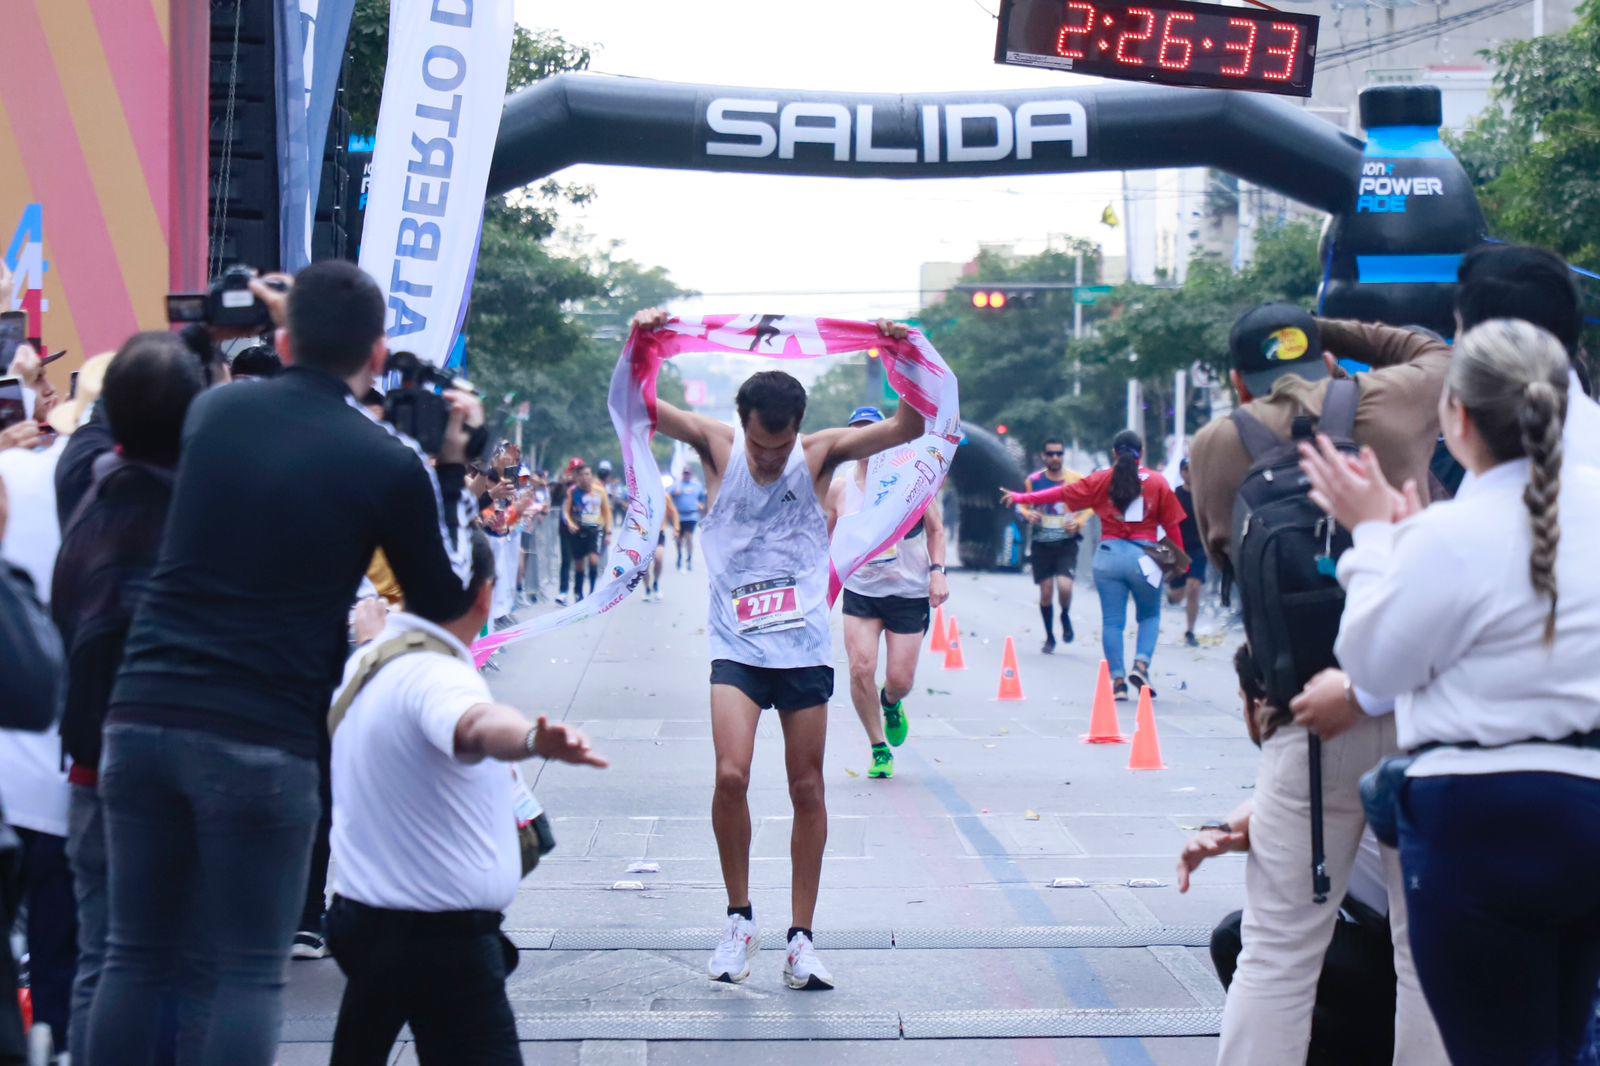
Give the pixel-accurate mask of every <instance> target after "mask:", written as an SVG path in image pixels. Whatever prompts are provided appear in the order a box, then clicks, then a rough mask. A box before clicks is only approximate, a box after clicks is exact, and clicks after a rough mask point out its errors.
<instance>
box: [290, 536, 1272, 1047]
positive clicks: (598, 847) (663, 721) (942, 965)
mask: <svg viewBox="0 0 1600 1066" xmlns="http://www.w3.org/2000/svg"><path fill="white" fill-rule="evenodd" d="M670 563H671V560H670V558H669V569H668V571H667V574H666V576H665V578H664V579H663V582H662V585H663V589H664V591H665V592H666V594H667V596H666V602H665V603H644V602H642V600H640V598H639V597H638V596H637V595H636V596H635V597H634V598H633V599H632V600H630V601H629V602H628V603H626V604H624V605H623V606H622V607H620V608H618V609H617V610H615V611H613V612H612V613H611V614H609V615H607V616H605V617H603V618H601V619H597V620H595V621H591V622H588V623H584V624H580V625H577V626H574V627H570V628H568V629H566V630H563V631H562V632H560V633H557V634H554V635H552V636H549V637H545V638H542V639H539V640H537V641H534V642H530V643H526V644H522V645H518V646H516V647H514V648H512V649H510V650H509V651H508V652H507V653H505V654H504V655H502V656H501V660H502V668H501V671H500V672H499V673H498V674H493V675H491V678H492V683H493V686H494V689H495V692H496V694H497V696H498V697H499V698H501V699H503V700H505V701H506V702H508V703H511V704H513V705H515V706H517V707H519V708H522V709H523V710H525V711H527V712H528V713H530V714H537V713H544V714H548V715H550V716H551V717H552V718H553V719H559V720H562V721H565V722H568V723H571V724H574V725H576V726H579V727H580V728H582V729H584V730H585V731H587V732H588V734H589V735H590V736H591V737H592V738H593V739H594V742H595V745H596V747H598V748H599V749H600V750H601V751H602V752H603V753H604V754H605V755H607V756H608V757H609V758H610V759H611V762H612V766H611V769H609V770H606V771H595V770H591V769H586V768H577V767H570V766H564V765H545V766H543V767H542V768H541V767H538V766H535V765H530V766H529V767H528V769H529V770H530V771H531V772H532V774H533V775H534V779H535V788H536V791H537V793H538V795H539V797H540V799H541V801H542V802H543V803H544V805H545V807H546V809H547V810H548V811H549V813H550V815H551V817H552V819H553V822H554V829H555V834H556V838H557V841H558V845H557V850H556V851H554V852H553V853H552V854H551V855H550V856H549V857H547V858H546V859H545V860H544V862H543V863H542V864H541V865H540V867H539V869H538V870H537V871H535V872H534V874H533V875H531V876H530V877H529V878H528V879H527V880H526V881H525V882H524V883H523V886H522V888H521V890H520V891H519V892H518V896H517V901H516V903H515V905H514V906H513V907H512V908H511V910H510V911H509V912H508V914H507V916H506V929H507V932H508V935H509V936H510V937H511V938H512V940H513V941H514V942H515V943H516V944H517V945H518V947H519V948H521V949H522V950H521V961H520V964H519V966H518V968H517V970H516V972H515V973H514V974H513V975H512V977H511V980H510V986H509V991H510V996H511V1001H512V1006H513V1008H514V1009H515V1011H516V1012H517V1014H518V1025H519V1031H520V1032H521V1034H522V1036H523V1038H524V1040H525V1041H526V1042H525V1043H524V1044H523V1050H524V1058H525V1061H527V1062H537V1063H581V1064H586V1066H599V1064H630V1066H631V1064H638V1063H645V1062H648V1063H651V1064H675V1063H691V1062H694V1063H698V1062H728V1061H734V1059H733V1056H735V1055H740V1056H751V1057H759V1059H760V1060H761V1061H763V1062H765V1063H770V1064H773V1066H778V1064H788V1063H807V1064H810V1063H817V1062H827V1063H857V1062H860V1063H866V1062H871V1063H874V1064H878V1063H912V1062H915V1063H918V1064H919V1066H924V1064H936V1063H938V1064H942V1063H973V1062H983V1063H986V1064H991V1066H1000V1064H1003V1063H1026V1064H1035V1063H1050V1062H1061V1063H1071V1064H1089V1063H1109V1064H1115V1066H1135V1064H1159V1066H1180V1064H1181V1066H1191V1064H1192V1066H1198V1064H1202V1063H1205V1064H1209V1063H1212V1062H1214V1061H1215V1055H1216V1048H1215V1043H1216V1041H1215V1034H1216V1032H1217V1026H1218V1023H1219V1021H1220V1014H1221V1006H1222V989H1221V986H1220V985H1219V984H1218V982H1217V979H1216V976H1215V973H1214V971H1213V969H1212V967H1211V963H1210V959H1209V956H1208V954H1207V951H1206V948H1205V947H1204V944H1205V943H1206V937H1207V934H1208V932H1209V929H1210V927H1211V926H1212V925H1214V924H1215V923H1216V922H1217V921H1219V920H1220V919H1221V918H1222V917H1223V916H1224V915H1225V914H1227V913H1228V912H1229V911H1231V910H1234V909H1237V908H1238V907H1240V906H1241V905H1242V901H1243V877H1244V865H1243V861H1242V859H1241V858H1240V857H1238V856H1228V857H1225V858H1222V859H1218V860H1214V861H1212V862H1211V863H1209V864H1208V865H1207V866H1206V867H1205V868H1204V869H1203V870H1202V871H1201V872H1200V874H1199V875H1198V878H1197V884H1196V885H1195V886H1194V887H1193V888H1192V889H1191V890H1190V891H1189V893H1187V894H1185V895H1180V894H1179V893H1178V891H1177V889H1176V888H1175V886H1174V866H1175V860H1176V857H1177V854H1178V851H1179V849H1180V847H1181V846H1182V844H1183V842H1184V841H1185V840H1186V839H1187V837H1188V835H1189V831H1190V830H1191V829H1192V828H1193V827H1195V826H1197V825H1199V824H1200V823H1201V822H1203V821H1205V820H1207V819H1210V818H1220V817H1223V816H1225V815H1226V814H1227V813H1228V812H1229V811H1230V810H1232V809H1233V808H1234V807H1235V806H1236V805H1237V804H1238V803H1239V802H1240V801H1241V800H1243V799H1245V798H1247V797H1248V796H1249V794H1250V793H1249V791H1248V790H1249V788H1250V787H1251V783H1252V782H1253V780H1254V776H1255V749H1254V748H1252V747H1251V745H1250V743H1249V741H1248V740H1247V739H1246V737H1245V735H1244V729H1243V726H1242V723H1241V721H1240V716H1239V711H1238V699H1237V697H1236V695H1235V690H1236V686H1235V683H1234V681H1233V677H1232V668H1231V662H1230V656H1231V649H1232V646H1233V645H1234V644H1236V643H1237V642H1238V640H1239V639H1240V638H1239V636H1238V630H1237V629H1235V630H1232V631H1230V632H1228V633H1227V634H1226V639H1224V633H1223V629H1222V619H1221V618H1220V616H1218V615H1216V614H1214V613H1208V614H1207V616H1205V617H1204V618H1203V619H1202V624H1201V626H1200V629H1201V636H1202V640H1203V641H1204V642H1205V643H1206V646H1204V647H1202V648H1199V649H1189V648H1185V647H1183V646H1182V631H1183V620H1182V615H1181V612H1180V611H1179V610H1177V609H1168V611H1167V612H1166V614H1165V616H1164V619H1163V629H1162V639H1161V647H1160V650H1159V651H1158V653H1157V655H1156V661H1155V664H1154V679H1153V680H1154V685H1155V687H1156V689H1157V691H1158V693H1159V698H1158V699H1157V700H1156V704H1155V706H1156V720H1157V724H1158V727H1159V732H1160V742H1161V750H1162V754H1163V756H1164V758H1165V763H1166V766H1167V769H1165V770H1162V771H1153V772H1132V771H1129V770H1128V769H1127V763H1128V757H1129V746H1128V745H1089V744H1084V743H1082V742H1081V740H1080V737H1081V736H1082V734H1084V733H1085V732H1086V731H1087V728H1088V721H1089V711H1090V705H1091V700H1092V697H1093V689H1094V682H1095V677H1096V672H1097V670H1098V667H1099V663H1100V659H1101V652H1100V642H1099V609H1098V603H1097V601H1096V599H1095V596H1094V593H1093V591H1092V590H1091V589H1088V588H1083V589H1080V595H1079V596H1078V597H1077V599H1076V601H1075V602H1074V604H1073V611H1072V614H1073V618H1074V620H1075V623H1076V625H1077V629H1078V640H1077V642H1076V643H1074V644H1071V645H1066V646H1061V647H1058V649H1057V652H1056V654H1054V655H1051V656H1046V655H1043V654H1041V653H1040V650H1039V644H1040V641H1041V640H1042V631H1041V627H1040V622H1039V616H1038V610H1037V607H1036V592H1035V590H1034V588H1033V586H1032V585H1031V584H1029V582H1028V580H1027V578H1026V577H1024V576H1022V575H1018V574H976V573H968V572H957V573H954V574H952V575H951V579H950V584H951V602H950V604H949V605H948V607H947V614H953V615H954V616H955V617H956V618H958V619H959V624H960V628H961V632H962V640H963V643H964V645H965V647H964V651H965V657H966V665H967V669H966V670H965V671H960V672H957V671H949V670H945V669H944V668H943V657H942V656H935V655H931V654H930V653H928V652H926V651H925V652H924V655H923V660H922V664H921V666H920V668H919V671H918V677H917V685H916V688H915V689H914V691H913V694H912V696H911V697H910V698H909V699H908V701H907V708H908V710H909V712H910V721H911V736H910V739H909V741H908V742H907V744H906V746H905V747H903V748H900V749H898V750H897V752H896V776H895V777H894V778H893V779H892V780H889V781H873V780H869V779H868V778H867V777H866V771H867V768H868V766H869V765H870V759H869V756H868V744H867V742H866V740H865V736H864V734H863V732H862V730H861V727H860V725H859V723H858V721H857V718H856V715H855V712H854V710H853V709H852V707H851V705H850V701H849V689H848V680H847V667H846V663H845V659H844V650H843V644H842V641H841V640H840V639H839V637H838V617H839V615H838V610H837V608H836V609H835V611H834V626H835V640H834V648H835V655H836V663H835V670H836V675H837V685H836V693H835V696H834V699H833V701H832V703H831V704H830V714H829V738H828V741H829V742H828V754H827V760H826V766H825V774H826V782H827V789H828V796H827V798H828V807H829V814H830V833H829V840H828V848H827V858H826V860H825V863H824V870H823V880H822V895H821V901H820V904H819V907H818V913H817V917H816V922H815V927H816V943H817V946H818V949H819V951H820V952H822V953H823V957H824V959H825V961H826V962H827V964H828V965H829V967H830V968H831V969H832V971H833V973H834V976H835V977H836V979H837V981H838V987H837V989H835V990H834V991H832V992H820V993H816V992H813V993H805V992H794V991H791V990H789V989H788V988H786V987H785V986H784V985H783V981H782V976H781V971H782V966H783V950H782V941H783V936H784V931H785V929H786V928H787V926H788V925H789V923H790V916H789V899H788V884H789V858H788V837H789V829H790V818H789V805H788V794H787V789H786V786H785V778H784V770H783V761H782V760H783V743H782V735H781V732H780V730H779V726H778V722H777V720H776V713H775V712H767V714H766V715H765V716H764V719H763V721H762V723H761V728H760V733H759V737H758V741H757V747H756V757H755V766H754V769H753V771H752V780H751V788H750V805H751V811H752V817H753V820H754V826H755V831H754V841H753V855H754V857H753V861H752V872H751V882H752V902H753V904H754V906H755V914H756V918H757V920H758V921H759V922H760V924H761V926H762V928H763V931H764V934H765V941H764V943H765V950H763V951H762V952H761V953H760V955H759V957H758V958H757V959H756V961H755V963H754V966H753V970H752V973H751V977H750V979H749V980H748V981H747V982H746V983H745V984H743V985H740V986H737V987H735V986H728V985H722V984H716V983H713V982H711V981H708V980H707V979H706V977H705V975H704V969H703V968H704V965H705V961H706V958H707V957H708V955H709V952H710V949H711V947H712V944H713V943H714V939H715V937H716V935H717V933H716V931H717V929H718V927H720V926H721V925H722V923H723V921H724V913H725V911H724V908H725V905H726V899H725V896H724V894H723V889H722V883H721V878H720V875H719V870H718V864H717V858H716V847H715V842H714V840H713V837H712V833H711V825H710V800H711V785H712V769H713V760H712V752H711V741H710V735H711V734H710V722H709V715H708V710H707V708H708V694H707V674H708V653H707V646H706V637H705V619H706V603H705V599H706V587H705V582H704V579H703V575H702V574H700V573H688V572H676V571H674V570H672V569H671V567H670ZM538 609H540V608H534V609H533V610H538ZM529 613H530V612H529V611H524V612H523V614H522V617H527V616H528V615H529ZM1008 635H1009V636H1014V637H1015V638H1016V641H1017V648H1018V652H1019V657H1020V667H1021V668H1020V673H1021V678H1022V684H1023V688H1024V692H1025V695H1026V699H1025V701H1023V702H1020V703H1018V702H1004V703H1002V702H999V701H998V700H997V699H996V693H997V690H998V683H999V677H1000V667H1001V656H1002V652H1003V647H1004V643H1005V638H1006V637H1007V636H1008ZM1118 709H1119V714H1120V716H1121V726H1122V730H1123V732H1124V733H1127V734H1130V735H1131V734H1132V732H1133V727H1134V706H1133V704H1131V703H1125V704H1120V705H1119V708H1118ZM341 983H342V982H341V978H340V976H339V973H338V970H337V967H336V966H335V964H334V963H333V962H332V961H331V960H327V961H321V962H296V963H294V964H293V965H292V967H291V973H290V988H289V994H288V1003H287V1006H286V1017H285V1025H284V1040H285V1043H284V1045H283V1047H282V1050H281V1054H280V1057H279V1061H280V1063H281V1064H282V1066H309V1064H312V1063H318V1064H320V1063H325V1062H326V1061H327V1057H328V1041H329V1040H330V1039H331V1037H332V1032H333V1020H334V1016H335V1014H336V1012H337V1009H338V1001H339V993H340V988H341ZM732 1040H737V1041H739V1043H730V1041H732ZM407 1041H409V1033H406V1034H403V1040H402V1043H401V1044H400V1045H398V1046H397V1048H396V1055H395V1060H394V1061H395V1062H398V1063H415V1061H416V1057H415V1053H414V1051H413V1050H412V1048H411V1047H410V1045H409V1043H408V1042H407ZM813 1041H827V1042H826V1043H815V1042H813Z"/></svg>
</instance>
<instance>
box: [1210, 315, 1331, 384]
mask: <svg viewBox="0 0 1600 1066" xmlns="http://www.w3.org/2000/svg"><path fill="white" fill-rule="evenodd" d="M1228 348H1229V349H1230V351H1231V352H1232V354H1233V368H1234V369H1235V370H1237V371H1238V372H1239V376H1240V377H1242V378H1244V383H1245V384H1246V385H1248V386H1249V387H1250V391H1251V392H1253V393H1254V394H1255V395H1257V396H1265V395H1266V394H1267V393H1269V392H1271V391H1272V386H1273V384H1274V383H1275V382H1276V381H1277V380H1278V379H1279V378H1281V377H1283V376H1284V375H1286V374H1293V375H1295V376H1296V377H1299V378H1304V379H1305V380H1306V381H1321V380H1322V379H1323V378H1325V377H1327V376H1328V367H1327V365H1326V364H1325V363H1324V362H1323V361H1322V336H1321V334H1320V333H1319V332H1318V330H1317V320H1316V319H1314V318H1312V317H1311V316H1310V315H1309V314H1307V313H1306V312H1305V311H1303V310H1301V309H1300V308H1298V307H1296V306H1294V305H1293V304H1262V305H1261V306H1260V307H1257V308H1254V309H1252V310H1249V311H1246V312H1245V313H1244V314H1243V315H1242V316H1241V317H1240V318H1239V321H1237V322H1235V323H1234V324H1233V332H1232V333H1231V334H1229V335H1228Z"/></svg>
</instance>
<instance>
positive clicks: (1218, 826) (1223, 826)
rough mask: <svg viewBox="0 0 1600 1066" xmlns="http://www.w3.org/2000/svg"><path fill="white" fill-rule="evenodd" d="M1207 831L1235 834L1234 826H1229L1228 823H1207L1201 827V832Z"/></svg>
mask: <svg viewBox="0 0 1600 1066" xmlns="http://www.w3.org/2000/svg"><path fill="white" fill-rule="evenodd" d="M1207 829H1215V830H1216V831H1217V832H1219V833H1231V832H1233V826H1231V825H1229V824H1228V823H1227V822H1207V823H1205V824H1204V825H1202V826H1201V827H1200V831H1201V832H1204V831H1205V830H1207Z"/></svg>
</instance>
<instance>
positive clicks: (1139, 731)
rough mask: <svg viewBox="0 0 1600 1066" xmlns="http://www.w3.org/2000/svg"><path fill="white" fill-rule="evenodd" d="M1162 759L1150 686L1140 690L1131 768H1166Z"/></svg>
mask: <svg viewBox="0 0 1600 1066" xmlns="http://www.w3.org/2000/svg"><path fill="white" fill-rule="evenodd" d="M1166 768H1167V764H1166V763H1164V762H1162V761H1161V738H1160V737H1159V736H1157V735H1156V708H1155V704H1153V703H1151V702H1150V689H1149V687H1148V686H1146V687H1144V688H1141V689H1140V690H1139V718H1138V722H1137V724H1136V725H1135V728H1134V730H1133V751H1131V752H1129V754H1128V769H1130V770H1165V769H1166Z"/></svg>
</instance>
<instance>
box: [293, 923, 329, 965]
mask: <svg viewBox="0 0 1600 1066" xmlns="http://www.w3.org/2000/svg"><path fill="white" fill-rule="evenodd" d="M289 954H290V955H292V956H293V957H294V958H297V959H325V958H327V957H328V942H327V941H326V940H324V939H323V938H322V934H321V933H313V932H311V931H310V930H308V929H302V930H301V931H300V932H298V933H296V934H295V935H294V944H293V946H292V947H290V949H289Z"/></svg>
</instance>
